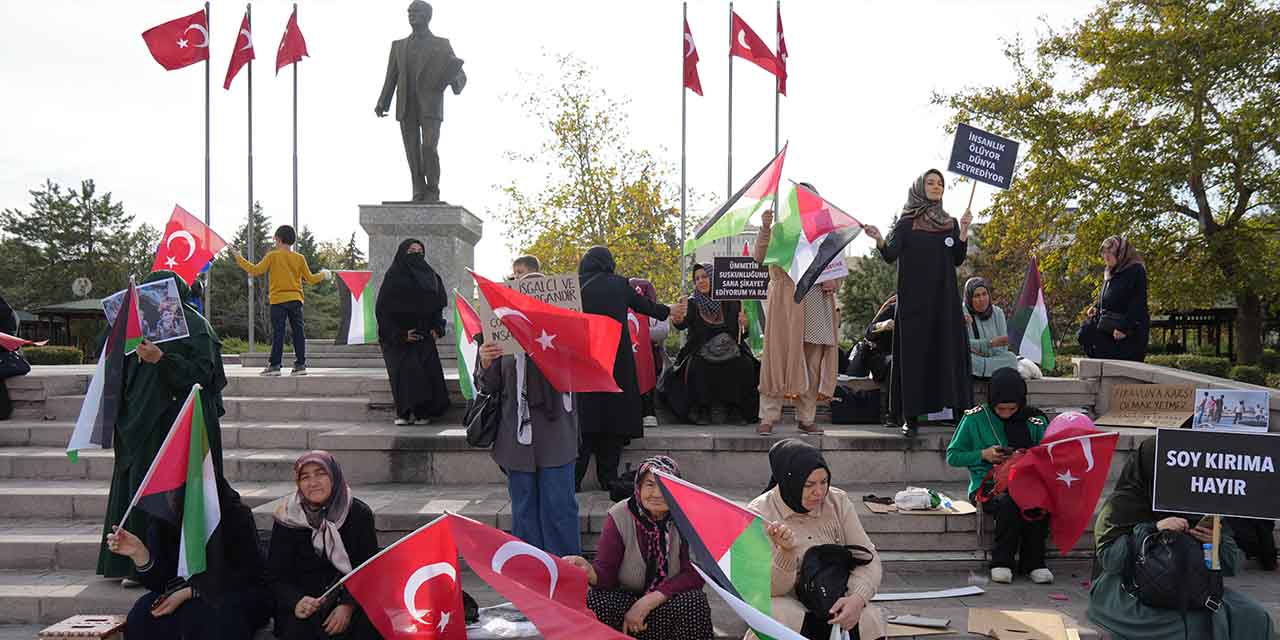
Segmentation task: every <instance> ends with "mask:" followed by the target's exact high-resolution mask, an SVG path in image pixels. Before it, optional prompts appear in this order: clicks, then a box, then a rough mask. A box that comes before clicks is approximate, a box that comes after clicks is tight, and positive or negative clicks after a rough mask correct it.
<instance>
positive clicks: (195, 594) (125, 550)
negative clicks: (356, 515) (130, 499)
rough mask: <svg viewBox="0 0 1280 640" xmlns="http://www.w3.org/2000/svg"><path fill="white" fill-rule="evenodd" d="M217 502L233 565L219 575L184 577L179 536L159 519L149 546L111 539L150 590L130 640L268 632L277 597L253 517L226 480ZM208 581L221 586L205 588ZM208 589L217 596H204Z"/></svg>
mask: <svg viewBox="0 0 1280 640" xmlns="http://www.w3.org/2000/svg"><path fill="white" fill-rule="evenodd" d="M218 503H219V505H220V507H221V513H222V520H221V524H219V525H218V530H219V531H220V532H221V537H220V538H219V539H220V540H221V542H222V557H223V559H224V562H225V563H226V564H225V569H224V570H223V571H222V572H220V573H219V574H218V575H217V576H207V575H206V574H196V575H194V576H192V577H191V579H190V580H189V581H188V580H183V579H182V578H180V577H178V550H179V546H180V543H181V537H180V529H179V528H178V527H177V526H175V525H174V524H172V523H170V522H167V521H165V520H162V519H160V518H150V519H148V520H147V522H149V523H150V526H149V529H148V531H147V532H146V537H147V541H146V543H143V541H142V540H141V539H140V538H139V537H138V536H135V535H134V534H132V533H130V532H129V531H128V530H127V529H121V528H120V527H114V528H113V533H110V534H108V535H107V541H106V544H107V550H108V551H110V552H111V553H114V554H116V555H119V556H122V557H125V558H128V559H129V560H132V561H133V566H134V568H135V569H134V570H135V573H136V575H137V576H138V580H139V581H140V582H141V583H142V584H143V586H145V587H146V588H147V589H148V592H147V593H146V594H144V595H143V596H142V597H141V598H138V601H137V602H135V603H134V605H133V608H132V609H131V610H130V611H129V618H128V623H127V624H128V628H129V639H130V640H170V639H174V638H178V639H181V640H205V639H207V640H224V639H225V640H242V639H244V638H251V637H253V634H254V632H255V631H257V630H258V629H260V628H262V627H264V626H266V624H267V619H268V618H270V617H271V592H270V591H269V590H268V589H267V586H266V580H265V576H264V574H263V567H262V551H261V550H260V549H259V548H258V528H257V526H255V525H254V523H253V512H252V511H250V510H249V507H248V506H246V505H245V504H244V503H243V502H241V501H240V494H238V493H236V492H235V491H234V490H233V489H232V488H231V487H230V485H228V484H227V482H226V481H225V480H219V481H218ZM209 577H214V578H216V582H214V581H212V580H211V581H208V582H206V581H205V580H206V578H209ZM201 587H205V588H209V589H216V593H213V592H210V593H204V592H202V591H200V588H201Z"/></svg>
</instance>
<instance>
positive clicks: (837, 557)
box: [796, 544, 875, 640]
mask: <svg viewBox="0 0 1280 640" xmlns="http://www.w3.org/2000/svg"><path fill="white" fill-rule="evenodd" d="M855 552H856V553H855ZM874 559H875V554H874V553H873V552H872V551H871V550H870V549H868V548H866V547H863V546H858V545H840V544H819V545H814V546H812V547H809V550H808V551H805V552H804V558H802V559H801V560H800V567H799V568H798V569H797V570H796V599H797V600H799V601H800V604H802V605H804V608H805V609H806V612H805V615H804V625H803V626H802V627H801V628H800V635H803V636H804V637H806V638H810V639H811V640H827V639H828V638H830V637H831V624H830V623H829V622H828V620H830V619H831V614H830V613H829V612H830V611H831V607H833V606H835V604H836V600H839V599H840V598H843V597H844V595H845V593H846V592H847V591H848V590H849V573H850V572H851V571H853V570H854V569H855V568H856V567H861V566H863V565H866V564H871V561H872V560H874ZM849 636H850V638H856V637H858V636H857V629H854V630H852V631H850V632H849Z"/></svg>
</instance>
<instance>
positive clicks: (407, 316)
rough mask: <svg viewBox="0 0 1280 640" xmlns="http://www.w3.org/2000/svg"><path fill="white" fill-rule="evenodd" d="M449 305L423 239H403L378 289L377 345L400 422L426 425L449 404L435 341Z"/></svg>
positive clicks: (440, 334)
mask: <svg viewBox="0 0 1280 640" xmlns="http://www.w3.org/2000/svg"><path fill="white" fill-rule="evenodd" d="M448 306H449V298H448V297H447V296H446V295H445V291H444V281H443V280H441V279H440V276H439V274H437V273H436V272H435V270H434V269H432V268H431V265H429V264H427V260H426V257H425V256H424V255H423V244H422V242H421V241H420V240H415V239H413V238H410V239H408V240H405V241H404V242H401V243H400V248H399V249H397V250H396V257H395V260H392V262H391V267H390V268H389V269H387V275H386V278H384V279H383V281H382V286H381V287H380V288H379V289H378V302H377V316H378V343H379V344H380V345H381V346H382V359H383V360H384V361H385V362H386V363H387V376H388V377H389V378H391V396H392V397H393V398H394V399H395V405H396V424H398V425H406V424H413V423H414V421H415V420H416V421H418V422H421V423H424V424H425V423H426V422H427V421H429V420H430V419H431V418H435V417H438V416H440V415H441V414H443V413H444V412H445V410H446V409H448V408H449V391H448V389H447V388H446V387H445V384H444V369H443V368H442V367H441V366H440V353H439V352H438V351H437V350H436V340H437V339H438V338H440V337H442V336H443V335H444V329H445V324H444V310H445V308H446V307H448Z"/></svg>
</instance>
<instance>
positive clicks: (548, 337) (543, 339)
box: [535, 329, 556, 351]
mask: <svg viewBox="0 0 1280 640" xmlns="http://www.w3.org/2000/svg"><path fill="white" fill-rule="evenodd" d="M555 339H556V334H554V333H551V334H548V333H547V330H546V329H543V330H542V335H540V336H538V337H537V338H535V340H536V341H537V343H538V344H540V345H542V350H543V351H546V350H547V349H554V348H555V345H553V344H551V342H552V341H553V340H555Z"/></svg>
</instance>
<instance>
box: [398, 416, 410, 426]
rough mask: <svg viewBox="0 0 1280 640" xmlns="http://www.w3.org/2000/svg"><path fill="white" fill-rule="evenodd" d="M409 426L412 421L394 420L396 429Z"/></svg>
mask: <svg viewBox="0 0 1280 640" xmlns="http://www.w3.org/2000/svg"><path fill="white" fill-rule="evenodd" d="M411 424H413V421H412V420H407V419H405V418H396V426H397V427H407V426H409V425H411Z"/></svg>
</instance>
